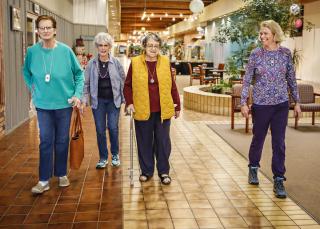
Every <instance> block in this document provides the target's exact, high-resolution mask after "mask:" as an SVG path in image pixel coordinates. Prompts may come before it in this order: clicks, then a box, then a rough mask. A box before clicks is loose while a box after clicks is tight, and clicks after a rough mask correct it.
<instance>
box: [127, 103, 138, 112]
mask: <svg viewBox="0 0 320 229" xmlns="http://www.w3.org/2000/svg"><path fill="white" fill-rule="evenodd" d="M127 112H128V113H129V114H130V113H131V112H132V113H134V112H136V111H135V109H134V106H133V104H130V105H128V106H127Z"/></svg>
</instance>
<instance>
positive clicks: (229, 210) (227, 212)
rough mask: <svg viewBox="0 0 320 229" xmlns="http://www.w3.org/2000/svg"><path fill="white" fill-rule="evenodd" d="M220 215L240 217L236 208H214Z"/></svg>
mask: <svg viewBox="0 0 320 229" xmlns="http://www.w3.org/2000/svg"><path fill="white" fill-rule="evenodd" d="M214 211H215V212H216V213H217V215H218V216H219V217H240V214H239V213H238V212H237V210H236V209H235V208H214Z"/></svg>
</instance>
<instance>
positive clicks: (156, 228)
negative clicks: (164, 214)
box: [148, 219, 174, 229]
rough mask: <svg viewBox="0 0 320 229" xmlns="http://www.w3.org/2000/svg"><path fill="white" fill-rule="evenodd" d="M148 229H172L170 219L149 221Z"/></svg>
mask: <svg viewBox="0 0 320 229" xmlns="http://www.w3.org/2000/svg"><path fill="white" fill-rule="evenodd" d="M148 225H149V228H148V229H174V227H173V223H172V220H171V219H150V220H148Z"/></svg>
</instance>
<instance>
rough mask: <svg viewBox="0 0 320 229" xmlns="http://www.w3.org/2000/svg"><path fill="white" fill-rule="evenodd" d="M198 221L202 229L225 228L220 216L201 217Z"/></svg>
mask: <svg viewBox="0 0 320 229" xmlns="http://www.w3.org/2000/svg"><path fill="white" fill-rule="evenodd" d="M196 221H197V223H198V225H199V228H200V229H202V228H203V229H204V228H205V229H211V228H223V226H222V224H221V222H220V220H219V219H218V218H199V219H196Z"/></svg>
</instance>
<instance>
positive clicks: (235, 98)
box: [231, 84, 252, 133]
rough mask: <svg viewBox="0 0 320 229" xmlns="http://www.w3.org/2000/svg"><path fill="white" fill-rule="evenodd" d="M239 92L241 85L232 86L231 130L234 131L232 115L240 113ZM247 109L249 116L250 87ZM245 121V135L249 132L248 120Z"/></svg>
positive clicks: (250, 89)
mask: <svg viewBox="0 0 320 229" xmlns="http://www.w3.org/2000/svg"><path fill="white" fill-rule="evenodd" d="M241 91H242V84H234V85H233V86H232V88H231V129H234V114H235V113H239V112H241V104H240V98H241ZM247 104H248V107H249V114H251V104H252V86H251V87H250V88H249V98H248V101H247ZM245 119H246V127H245V130H246V133H248V132H249V118H245Z"/></svg>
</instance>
